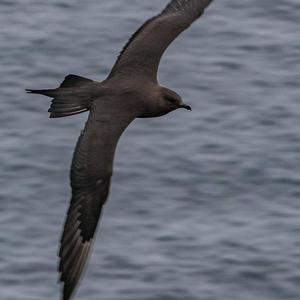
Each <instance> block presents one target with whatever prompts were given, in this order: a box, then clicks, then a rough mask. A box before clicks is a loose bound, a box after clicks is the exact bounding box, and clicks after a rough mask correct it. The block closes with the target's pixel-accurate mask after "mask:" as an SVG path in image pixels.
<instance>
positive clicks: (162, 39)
mask: <svg viewBox="0 0 300 300" xmlns="http://www.w3.org/2000/svg"><path fill="white" fill-rule="evenodd" d="M211 2H212V0H173V1H171V2H170V3H169V4H168V5H167V6H166V7H165V9H164V10H163V11H162V12H161V13H160V14H159V15H157V16H155V17H153V18H151V19H149V20H148V21H147V22H146V23H144V24H143V25H142V26H141V27H140V28H139V29H138V30H137V31H136V32H135V33H134V34H133V35H132V37H131V38H130V39H129V41H128V42H127V44H126V45H125V46H124V48H123V50H122V51H121V53H120V55H119V57H118V59H117V61H116V63H115V65H114V66H113V68H112V70H111V73H110V75H109V77H113V76H114V75H115V74H118V73H120V72H121V73H124V72H126V71H130V72H131V74H132V73H137V75H139V76H147V77H148V78H149V79H151V80H153V81H157V70H158V66H159V62H160V59H161V57H162V55H163V53H164V51H165V50H166V48H167V47H168V46H169V45H170V44H171V43H172V41H173V40H174V39H175V38H176V37H177V36H178V35H179V34H180V33H181V32H183V31H184V30H185V29H187V28H188V27H189V26H190V25H191V24H192V23H193V22H194V21H195V20H196V19H198V18H199V17H200V16H201V15H202V14H203V12H204V10H205V8H206V7H207V6H208V5H209V4H210V3H211Z"/></svg>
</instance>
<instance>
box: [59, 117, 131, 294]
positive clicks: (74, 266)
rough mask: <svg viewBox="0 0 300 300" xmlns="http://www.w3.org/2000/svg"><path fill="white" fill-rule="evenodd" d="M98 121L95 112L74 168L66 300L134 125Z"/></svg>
mask: <svg viewBox="0 0 300 300" xmlns="http://www.w3.org/2000/svg"><path fill="white" fill-rule="evenodd" d="M103 113H105V112H103ZM97 118H99V116H98V115H97V117H95V114H93V112H92V111H91V113H90V116H89V120H88V122H87V123H86V126H85V129H84V131H83V132H82V134H81V136H80V137H79V140H78V142H77V146H76V148H75V152H74V157H73V162H72V167H71V187H72V198H71V204H70V207H69V210H68V214H67V218H66V221H65V226H64V230H63V233H62V237H61V242H60V251H59V258H60V262H59V273H60V281H61V282H62V283H63V300H69V299H70V297H71V296H72V294H73V292H74V289H75V288H76V286H77V285H78V282H79V280H80V278H81V275H82V272H83V270H84V267H85V266H86V263H87V260H88V257H89V253H90V250H91V247H92V244H93V240H94V235H95V231H96V228H97V225H98V220H99V218H100V215H101V212H102V208H103V205H104V203H105V201H106V199H107V197H108V193H109V187H110V177H111V174H112V164H113V158H114V153H115V148H116V145H117V142H118V140H119V137H120V136H121V134H122V132H123V131H124V129H125V128H126V127H127V126H128V125H129V123H130V122H131V121H132V119H131V118H130V117H126V118H125V117H124V116H123V117H118V118H113V117H112V118H108V117H107V114H106V116H105V122H104V121H101V122H99V120H98V119H97ZM100 118H101V116H100ZM113 120H117V121H113Z"/></svg>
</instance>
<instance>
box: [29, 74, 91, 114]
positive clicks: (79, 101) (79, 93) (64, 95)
mask: <svg viewBox="0 0 300 300" xmlns="http://www.w3.org/2000/svg"><path fill="white" fill-rule="evenodd" d="M93 82H94V81H93V80H90V79H87V78H84V77H80V76H77V75H68V76H66V77H65V80H64V81H63V82H62V84H61V85H60V86H59V87H58V88H56V89H50V90H26V91H27V92H28V93H31V94H40V95H44V96H47V97H51V98H53V99H52V102H51V105H50V108H49V110H48V111H49V112H50V118H61V117H67V116H71V115H75V114H79V113H82V112H84V111H88V110H89V109H90V106H91V104H92V98H91V96H90V95H89V93H88V92H87V90H88V89H87V88H86V86H87V85H88V84H90V83H93Z"/></svg>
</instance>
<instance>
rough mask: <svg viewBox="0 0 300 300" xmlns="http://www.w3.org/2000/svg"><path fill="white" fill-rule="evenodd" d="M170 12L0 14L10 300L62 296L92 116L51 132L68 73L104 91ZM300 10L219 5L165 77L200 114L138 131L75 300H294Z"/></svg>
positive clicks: (118, 1)
mask: <svg viewBox="0 0 300 300" xmlns="http://www.w3.org/2000/svg"><path fill="white" fill-rule="evenodd" d="M167 2H168V1H167V0H156V1H146V0H145V1H142V0H102V1H99V0H86V1H81V0H51V1H42V0H1V1H0V97H1V99H0V101H1V104H0V105H1V106H0V108H1V109H0V122H1V123H0V124H1V127H0V139H1V143H0V157H1V158H0V164H1V165H0V186H1V189H0V226H1V232H0V241H1V243H0V286H1V291H0V298H1V300H21V299H22V300H29V299H30V300H41V299H58V297H59V286H58V285H57V273H56V266H57V256H56V254H57V249H58V241H59V238H60V233H61V229H62V225H63V222H64V218H65V214H66V210H67V206H68V203H69V197H70V188H69V178H68V176H69V168H70V162H71V158H72V153H73V149H74V145H75V143H76V140H77V137H78V135H79V132H80V130H81V129H82V127H83V125H84V121H85V120H86V117H87V115H86V114H83V115H79V116H74V117H68V118H65V119H59V120H50V119H48V113H47V109H48V106H49V99H48V98H44V97H42V96H41V97H39V96H33V95H29V94H26V93H25V91H24V90H25V88H32V89H40V88H53V87H56V86H58V85H59V83H60V82H61V81H62V80H63V78H64V76H65V75H67V74H69V73H74V74H78V75H82V76H85V77H88V78H91V79H94V80H102V79H104V78H105V76H106V75H107V74H108V72H109V70H110V67H111V66H112V64H113V62H114V60H115V59H116V57H117V55H118V52H119V51H120V50H121V48H122V47H123V45H124V43H125V42H126V40H127V39H128V38H129V37H130V35H131V34H132V33H133V31H135V30H136V29H137V28H138V27H139V26H140V25H141V24H142V23H143V22H144V21H145V20H146V19H147V18H149V17H151V16H153V15H155V14H157V13H159V12H160V11H161V9H162V8H163V7H164V5H165V4H166V3H167ZM299 18H300V4H299V1H298V0H286V1H271V0H264V1H260V0H244V1H242V2H239V3H236V2H235V1H233V2H232V1H229V0H227V1H214V3H213V4H212V5H211V6H210V8H209V9H207V12H206V14H205V16H204V17H203V18H202V19H201V20H200V21H198V22H196V23H195V24H194V25H193V26H192V27H191V28H190V29H189V30H188V31H186V32H185V33H184V34H182V35H181V36H180V37H179V38H178V39H177V40H176V42H174V43H173V44H172V46H171V47H170V48H169V49H168V51H167V53H166V54H165V56H164V58H163V60H162V64H161V66H160V73H159V80H160V83H161V84H162V85H165V86H168V87H170V88H172V89H174V90H176V91H177V92H178V93H180V94H181V95H182V96H183V98H184V99H185V101H186V102H187V103H189V104H191V105H192V107H193V112H192V113H188V112H185V111H177V112H175V113H172V114H170V115H168V116H166V117H164V118H160V119H156V120H137V121H135V122H134V123H133V124H132V125H131V126H130V127H129V128H128V130H127V131H126V132H125V134H124V135H123V137H122V139H121V141H120V144H119V147H118V151H117V155H116V161H115V175H114V178H113V183H112V189H111V195H110V199H109V201H108V202H107V205H106V207H105V212H104V214H103V218H102V222H101V226H100V230H98V237H97V240H96V243H95V247H94V252H93V256H92V258H91V261H90V266H89V268H88V271H87V273H86V276H85V278H84V280H83V282H82V284H81V286H80V289H79V291H78V294H77V297H76V299H87V300H98V299H101V300H115V299H118V300H182V299H187V300H219V299H222V300H253V299H256V300H279V299H280V300H282V299H289V300H296V299H299V294H300V237H299V234H300V201H299V197H300V130H299V129H300V103H299V93H300V87H299V81H300V72H299V71H300V65H299V63H300V56H299V51H300V32H299Z"/></svg>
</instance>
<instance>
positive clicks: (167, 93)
mask: <svg viewBox="0 0 300 300" xmlns="http://www.w3.org/2000/svg"><path fill="white" fill-rule="evenodd" d="M160 104H161V105H163V106H164V107H165V109H166V110H167V112H171V111H174V110H176V109H178V108H184V109H187V110H192V108H191V107H190V106H189V105H187V104H185V103H184V102H183V100H182V98H181V97H180V96H179V95H178V94H177V93H175V92H174V91H172V90H170V89H168V88H165V87H162V88H161V90H160Z"/></svg>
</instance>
